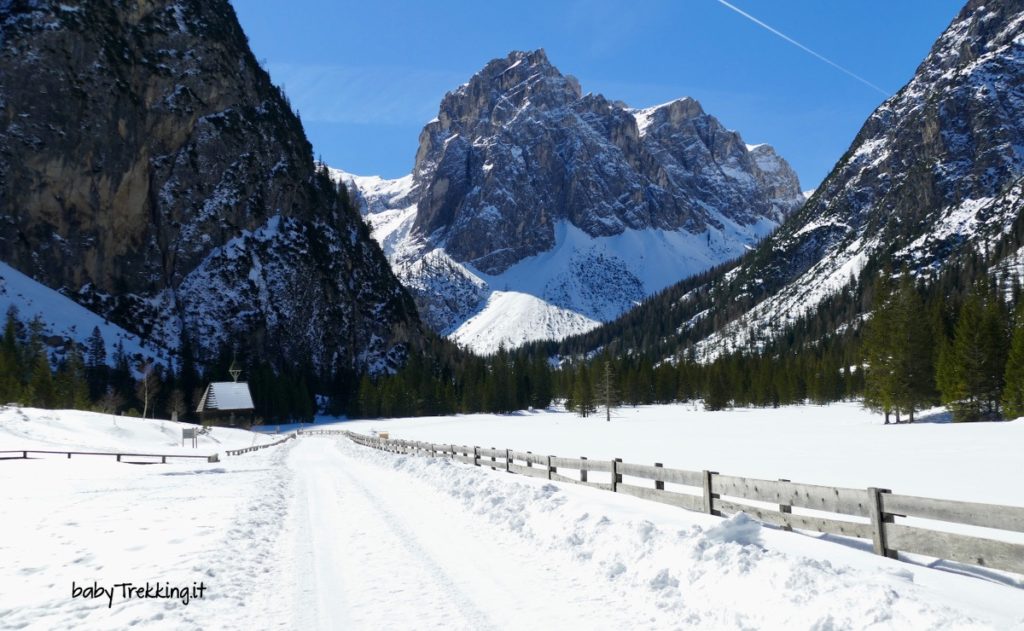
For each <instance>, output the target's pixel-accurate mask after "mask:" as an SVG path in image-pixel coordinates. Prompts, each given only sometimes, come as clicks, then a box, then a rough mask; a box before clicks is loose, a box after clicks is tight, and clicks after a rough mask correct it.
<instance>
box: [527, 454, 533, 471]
mask: <svg viewBox="0 0 1024 631" xmlns="http://www.w3.org/2000/svg"><path fill="white" fill-rule="evenodd" d="M526 453H527V454H532V453H533V452H532V451H528V452H526ZM526 466H528V467H530V468H531V469H532V468H533V462H531V461H530V459H529V457H527V459H526Z"/></svg>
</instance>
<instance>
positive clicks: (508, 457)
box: [505, 449, 512, 473]
mask: <svg viewBox="0 0 1024 631" xmlns="http://www.w3.org/2000/svg"><path fill="white" fill-rule="evenodd" d="M511 472H512V450H511V449H506V450H505V473H511Z"/></svg>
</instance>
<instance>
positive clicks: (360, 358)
mask: <svg viewBox="0 0 1024 631" xmlns="http://www.w3.org/2000/svg"><path fill="white" fill-rule="evenodd" d="M0 41H2V43H3V45H2V48H0V259H2V260H4V261H7V262H9V263H10V264H11V265H13V266H14V267H16V268H18V269H19V270H21V271H23V272H26V273H28V274H29V275H31V276H32V277H34V278H35V279H37V280H39V281H41V282H43V283H44V284H46V285H48V286H50V287H53V288H56V289H59V290H61V292H62V293H65V294H66V295H69V296H71V297H73V298H75V299H76V300H78V301H79V302H81V303H83V304H85V305H87V306H89V307H90V308H92V309H93V310H94V311H96V312H98V313H101V314H103V315H105V316H108V317H110V318H111V319H112V320H114V321H116V322H118V323H119V324H121V325H123V326H124V327H125V328H127V329H129V330H132V331H135V332H138V333H141V334H142V335H143V337H145V338H148V339H149V340H150V341H151V342H155V343H157V344H160V345H163V346H166V347H171V348H174V347H177V346H178V344H179V343H180V341H181V340H182V339H187V340H188V341H190V342H191V344H192V347H193V348H195V349H197V351H198V353H199V354H200V356H201V357H206V358H209V357H212V356H213V355H215V354H216V353H218V352H220V351H222V350H224V348H225V346H226V345H229V344H231V343H233V342H234V341H240V342H241V344H242V346H243V347H244V348H245V349H251V350H252V351H253V352H254V353H256V354H257V355H258V356H262V357H264V358H266V359H268V360H271V361H276V362H283V363H285V364H295V363H300V362H301V363H311V364H312V365H313V366H314V367H316V368H318V369H321V370H322V371H324V372H325V373H329V372H331V371H333V370H335V369H338V368H342V367H345V368H362V367H376V368H380V367H382V366H384V365H386V364H388V363H390V362H393V361H396V360H398V359H399V358H400V355H401V353H402V350H401V348H400V347H401V344H402V342H403V340H402V339H401V338H402V336H403V335H406V333H403V332H402V331H405V332H407V333H408V335H410V336H414V335H415V332H414V330H415V329H416V327H417V326H418V325H417V320H416V315H415V313H414V312H413V308H412V306H411V304H410V303H409V301H408V298H407V297H406V295H405V293H404V292H403V291H402V290H401V288H400V287H399V286H398V284H397V283H396V282H395V280H394V278H393V276H392V274H391V272H390V270H389V269H388V266H387V262H386V260H385V259H384V258H383V256H381V254H380V252H379V250H378V249H377V247H376V245H375V244H373V243H372V242H370V240H369V239H368V235H367V234H366V232H365V228H363V227H362V223H361V221H360V219H359V217H358V215H357V214H356V213H354V212H353V211H352V210H351V209H350V208H349V207H348V206H347V203H346V200H343V199H341V198H340V197H339V196H338V194H337V191H336V190H335V188H334V186H333V184H332V183H331V182H330V180H329V179H327V178H325V177H318V176H317V174H316V172H315V169H314V165H313V161H312V158H311V148H310V145H309V143H308V142H307V141H306V138H305V135H304V134H303V130H302V127H301V124H300V122H299V121H298V119H297V118H296V116H295V115H294V114H293V113H292V112H291V109H290V107H289V106H288V103H287V101H286V99H285V97H284V96H283V94H282V93H281V92H280V91H279V90H278V89H277V88H275V87H274V86H273V85H272V84H271V83H270V80H269V77H268V75H267V74H266V72H264V71H263V70H262V69H261V68H260V66H259V65H258V64H257V63H256V61H255V59H254V58H253V55H252V53H251V52H250V51H249V48H248V44H247V41H246V38H245V35H244V34H243V32H242V31H241V28H240V27H239V25H238V23H237V20H236V18H235V15H234V11H233V10H232V8H231V6H230V4H229V3H228V2H227V0H212V1H211V0H203V1H200V0H179V1H172V0H155V1H146V0H117V1H114V2H85V1H81V2H74V1H71V0H65V1H62V2H48V1H42V0H32V1H21V2H16V1H11V0H6V1H0ZM392 325H394V327H393V326H392ZM396 331H397V332H396ZM243 340H244V341H243ZM396 345H397V347H398V348H396Z"/></svg>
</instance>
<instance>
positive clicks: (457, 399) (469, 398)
mask: <svg viewBox="0 0 1024 631" xmlns="http://www.w3.org/2000/svg"><path fill="white" fill-rule="evenodd" d="M553 395H554V385H553V373H552V369H551V367H550V366H549V364H548V362H547V360H546V358H543V357H542V356H541V355H539V354H533V355H530V354H527V353H524V352H509V351H507V350H505V349H504V348H501V349H499V350H498V352H497V353H495V354H494V355H492V356H490V357H486V358H485V357H478V356H475V355H472V354H470V353H466V352H464V351H461V350H458V349H456V348H455V347H454V345H452V344H451V343H450V342H447V341H446V340H443V339H440V338H432V341H431V343H430V348H429V349H428V350H426V352H418V353H415V354H413V355H411V356H410V358H409V360H408V362H407V363H406V365H405V367H404V368H402V369H401V370H399V371H398V372H397V373H396V374H394V375H385V376H380V377H376V378H375V377H371V376H370V375H367V374H364V375H362V377H361V378H360V380H359V387H358V391H357V392H356V395H355V397H354V399H353V400H352V401H350V404H349V406H348V412H349V414H350V415H351V416H355V417H361V418H377V417H393V416H425V415H443V414H455V413H473V412H490V413H505V412H512V411H515V410H524V409H527V408H531V407H532V408H535V409H541V408H545V407H547V406H548V405H550V404H551V401H552V397H553Z"/></svg>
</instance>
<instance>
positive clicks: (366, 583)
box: [289, 438, 631, 629]
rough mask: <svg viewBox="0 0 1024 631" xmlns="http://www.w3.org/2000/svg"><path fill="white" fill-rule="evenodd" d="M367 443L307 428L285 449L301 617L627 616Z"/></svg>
mask: <svg viewBox="0 0 1024 631" xmlns="http://www.w3.org/2000/svg"><path fill="white" fill-rule="evenodd" d="M361 449H362V448H360V447H356V446H354V445H352V444H351V443H348V442H347V441H343V440H341V439H329V438H304V439H302V441H300V443H299V444H298V445H297V446H296V447H295V448H294V449H293V450H292V452H291V454H290V456H289V466H290V467H291V468H292V469H293V470H294V471H295V480H296V492H295V495H294V499H293V508H292V512H293V514H294V515H296V516H297V519H296V520H295V522H294V523H295V526H296V527H295V528H294V535H295V537H294V541H295V552H294V555H295V558H296V559H297V560H298V561H297V563H296V566H295V567H296V569H297V574H296V577H295V579H296V581H295V585H296V600H297V605H298V606H297V607H296V612H297V614H298V617H297V619H296V626H297V627H301V628H319V629H339V628H344V629H350V628H365V629H373V628H384V627H387V628H398V629H412V628H445V629H479V628H512V627H519V626H521V625H522V626H525V627H535V626H536V627H548V628H567V627H568V626H571V625H572V623H574V622H578V621H580V620H584V619H587V618H590V617H594V616H597V617H598V618H599V619H601V620H602V621H605V622H606V623H607V624H608V626H609V627H612V626H620V625H626V626H627V627H628V626H629V623H630V622H631V616H630V615H629V613H628V612H627V611H623V609H622V608H621V607H620V606H608V605H610V603H607V600H606V599H605V598H604V596H603V594H601V593H600V592H599V591H597V590H594V589H592V588H593V584H592V583H591V582H590V581H586V582H581V581H580V579H579V577H577V576H574V575H573V574H572V573H571V572H565V573H562V572H559V571H558V566H557V563H555V562H554V561H553V560H552V559H551V558H550V556H549V555H547V554H546V553H545V552H544V551H543V550H537V549H533V548H524V547H516V548H509V547H508V546H506V545H503V543H502V542H501V541H499V540H496V539H495V538H494V537H493V533H491V532H490V529H489V528H486V527H485V526H486V524H484V523H482V522H481V519H480V518H479V517H478V516H475V515H472V514H467V513H466V512H465V511H464V510H460V509H461V507H460V506H458V505H450V504H453V503H454V501H453V500H451V499H450V498H445V497H438V495H437V494H436V492H431V490H430V489H426V488H422V483H420V482H419V481H417V480H416V479H414V478H411V477H410V476H409V475H408V474H406V473H404V472H402V471H396V470H394V469H390V470H389V469H387V468H383V467H381V466H379V465H374V464H370V463H368V462H367V461H365V460H364V459H361V458H359V457H357V454H356V453H354V452H358V451H359V450H361ZM588 583H590V584H588ZM556 594H557V597H555V596H554V595H556Z"/></svg>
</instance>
